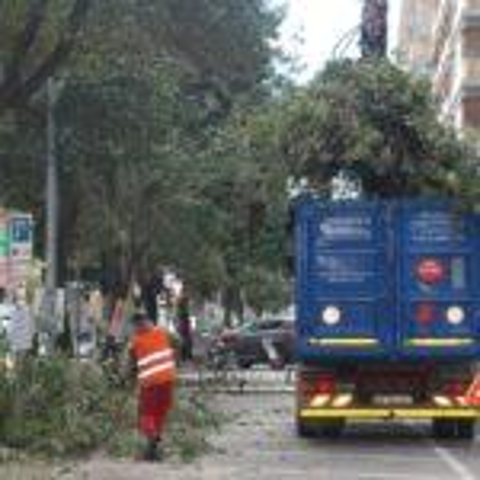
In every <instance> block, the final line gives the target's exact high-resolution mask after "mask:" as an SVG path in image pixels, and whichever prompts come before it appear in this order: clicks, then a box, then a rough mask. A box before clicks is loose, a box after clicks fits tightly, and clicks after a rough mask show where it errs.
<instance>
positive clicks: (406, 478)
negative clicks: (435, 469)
mask: <svg viewBox="0 0 480 480" xmlns="http://www.w3.org/2000/svg"><path fill="white" fill-rule="evenodd" d="M356 478H357V480H376V479H378V480H390V479H391V480H412V478H413V477H412V474H411V473H390V472H385V473H381V472H375V473H361V474H360V475H358V477H356ZM438 478H439V477H438V475H428V476H427V477H426V476H424V475H422V480H438Z"/></svg>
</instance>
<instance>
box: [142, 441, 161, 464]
mask: <svg viewBox="0 0 480 480" xmlns="http://www.w3.org/2000/svg"><path fill="white" fill-rule="evenodd" d="M143 459H144V460H146V461H148V462H160V461H162V460H163V449H162V447H161V443H160V441H159V440H158V439H155V438H150V439H148V442H147V446H146V448H145V452H144V457H143Z"/></svg>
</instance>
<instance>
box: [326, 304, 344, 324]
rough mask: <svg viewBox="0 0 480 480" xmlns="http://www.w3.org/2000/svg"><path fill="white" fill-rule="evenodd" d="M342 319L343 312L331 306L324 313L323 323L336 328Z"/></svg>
mask: <svg viewBox="0 0 480 480" xmlns="http://www.w3.org/2000/svg"><path fill="white" fill-rule="evenodd" d="M341 318H342V312H341V311H340V309H339V308H338V307H336V306H335V305H329V306H328V307H325V308H324V309H323V311H322V321H323V323H325V325H329V326H334V325H337V324H338V323H339V322H340V320H341Z"/></svg>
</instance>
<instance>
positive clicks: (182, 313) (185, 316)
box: [177, 293, 193, 362]
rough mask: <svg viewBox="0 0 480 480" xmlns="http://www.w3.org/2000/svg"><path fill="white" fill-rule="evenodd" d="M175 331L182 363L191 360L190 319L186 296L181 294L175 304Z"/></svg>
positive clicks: (191, 334)
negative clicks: (176, 330)
mask: <svg viewBox="0 0 480 480" xmlns="http://www.w3.org/2000/svg"><path fill="white" fill-rule="evenodd" d="M177 329H178V333H179V335H180V354H181V355H180V358H181V359H182V361H184V362H188V361H192V360H193V332H192V319H191V318H190V307H189V301H188V296H187V294H186V293H182V295H181V297H180V298H179V299H178V303H177Z"/></svg>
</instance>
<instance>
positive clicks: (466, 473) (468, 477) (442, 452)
mask: <svg viewBox="0 0 480 480" xmlns="http://www.w3.org/2000/svg"><path fill="white" fill-rule="evenodd" d="M433 450H434V451H435V453H436V454H437V455H438V456H439V457H440V458H441V459H442V460H444V461H445V462H446V463H447V464H448V466H449V467H450V468H451V469H452V470H453V471H454V472H455V473H456V474H457V475H458V478H459V479H460V480H478V477H476V476H475V475H474V474H473V473H472V472H471V471H470V470H469V469H468V468H467V467H466V466H465V465H463V464H462V463H460V461H458V460H457V459H456V458H455V456H454V455H453V454H451V453H450V452H449V451H448V450H447V449H446V448H443V447H439V446H434V447H433Z"/></svg>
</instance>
